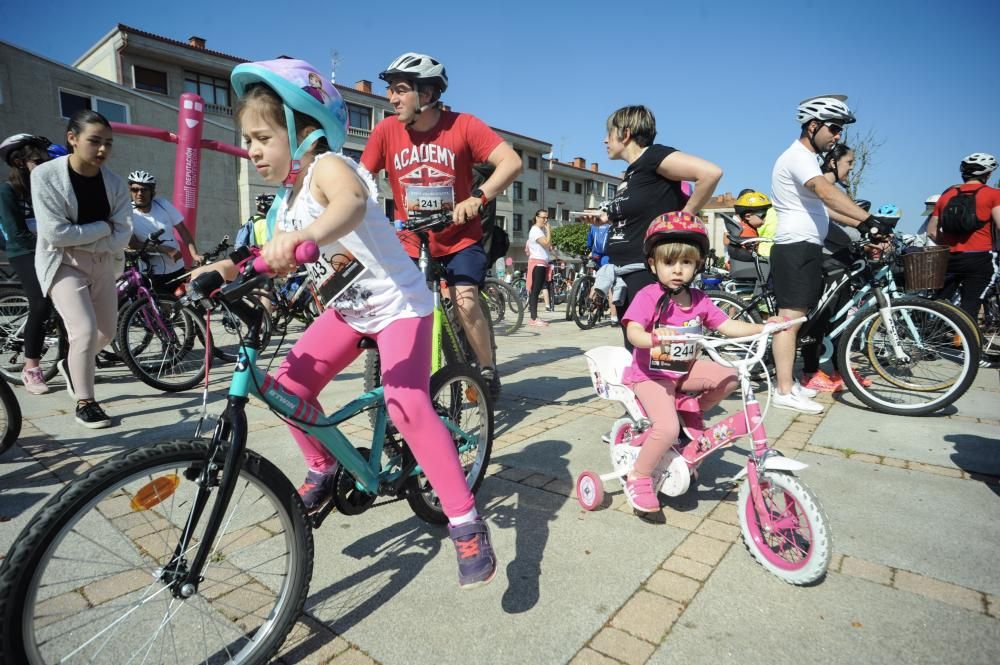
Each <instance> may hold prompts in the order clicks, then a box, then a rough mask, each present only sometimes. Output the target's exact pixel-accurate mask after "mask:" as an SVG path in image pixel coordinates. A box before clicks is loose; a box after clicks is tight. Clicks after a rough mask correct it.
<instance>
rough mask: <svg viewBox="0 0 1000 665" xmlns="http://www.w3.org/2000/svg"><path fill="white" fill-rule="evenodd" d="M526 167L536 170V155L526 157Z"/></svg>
mask: <svg viewBox="0 0 1000 665" xmlns="http://www.w3.org/2000/svg"><path fill="white" fill-rule="evenodd" d="M528 168H529V169H534V170H535V171H537V170H538V158H537V157H528Z"/></svg>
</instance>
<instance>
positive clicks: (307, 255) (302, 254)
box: [253, 240, 319, 274]
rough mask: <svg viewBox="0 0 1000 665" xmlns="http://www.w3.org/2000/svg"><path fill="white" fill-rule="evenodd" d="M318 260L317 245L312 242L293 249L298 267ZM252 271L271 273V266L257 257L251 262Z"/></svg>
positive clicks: (306, 242)
mask: <svg viewBox="0 0 1000 665" xmlns="http://www.w3.org/2000/svg"><path fill="white" fill-rule="evenodd" d="M318 258H319V245H317V244H316V243H315V242H313V241H312V240H306V241H305V242H303V243H300V244H299V246H298V247H296V248H295V261H296V263H299V264H300V265H301V264H303V263H312V262H313V261H315V260H316V259H318ZM253 269H254V270H255V271H256V272H258V273H262V274H267V273H270V272H273V271H272V270H271V266H269V265H267V261H265V260H264V257H263V256H258V257H257V258H255V259H254V260H253Z"/></svg>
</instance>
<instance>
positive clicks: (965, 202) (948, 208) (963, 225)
mask: <svg viewBox="0 0 1000 665" xmlns="http://www.w3.org/2000/svg"><path fill="white" fill-rule="evenodd" d="M985 187H986V185H983V186H982V187H978V188H976V189H974V190H972V191H964V192H963V191H962V190H961V189H960V188H959V186H958V185H956V186H955V187H952V189H954V190H955V195H954V196H953V197H951V198H950V199H948V203H946V204H945V206H944V210H942V211H941V219H940V222H941V230H942V231H944V232H945V233H951V234H953V235H966V234H969V233H972V232H973V231H975V230H976V229H978V228H979V227H981V226H982V225H983V224H985V223H986V222H987V221H989V220H986V221H982V220H980V219H979V217H978V216H976V194H978V193H979V192H981V191H982V190H983V189H985Z"/></svg>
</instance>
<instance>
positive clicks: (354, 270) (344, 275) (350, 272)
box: [306, 250, 366, 306]
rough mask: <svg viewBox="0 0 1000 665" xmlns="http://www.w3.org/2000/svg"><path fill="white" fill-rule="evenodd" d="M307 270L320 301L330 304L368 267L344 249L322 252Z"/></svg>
mask: <svg viewBox="0 0 1000 665" xmlns="http://www.w3.org/2000/svg"><path fill="white" fill-rule="evenodd" d="M306 270H307V271H308V272H309V277H310V278H311V279H312V282H313V285H314V286H315V287H316V291H317V293H318V294H319V299H320V301H321V302H322V303H323V304H324V305H326V306H330V304H331V303H332V302H333V301H334V300H336V299H337V297H338V296H340V295H341V294H342V293H343V292H344V291H346V290H347V288H348V287H349V286H350V285H351V284H353V283H354V282H356V281H358V278H360V277H361V275H362V274H364V272H365V270H366V268H365V264H363V263H361V261H359V260H358V259H357V257H355V256H354V255H353V254H351V253H350V252H348V251H347V250H344V252H343V253H339V254H325V255H324V254H320V257H319V260H317V261H316V262H315V263H310V264H308V265H307V266H306Z"/></svg>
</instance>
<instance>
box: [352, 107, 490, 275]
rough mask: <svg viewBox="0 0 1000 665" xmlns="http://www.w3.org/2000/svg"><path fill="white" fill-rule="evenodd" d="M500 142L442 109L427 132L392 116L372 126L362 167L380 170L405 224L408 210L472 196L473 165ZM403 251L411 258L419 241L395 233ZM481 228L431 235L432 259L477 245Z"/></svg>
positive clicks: (475, 223) (479, 124)
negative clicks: (436, 120)
mask: <svg viewBox="0 0 1000 665" xmlns="http://www.w3.org/2000/svg"><path fill="white" fill-rule="evenodd" d="M501 143H503V139H502V138H500V136H499V135H498V134H497V133H496V132H494V131H493V130H492V129H490V128H489V127H488V126H487V125H486V123H484V122H483V121H482V120H480V119H479V118H476V117H475V116H472V115H469V114H467V113H455V112H453V111H442V112H441V117H440V119H439V120H438V123H437V125H435V126H434V128H433V129H431V130H430V131H427V132H418V131H414V130H413V129H411V128H408V127H405V126H404V125H403V123H401V122H400V121H399V120H398V119H397V118H394V117H393V118H386V119H384V120H383V121H382V122H380V123H378V125H376V126H375V129H374V130H372V133H371V136H370V137H369V138H368V143H367V145H365V151H364V154H362V155H361V164H362V165H363V166H364V167H365V168H366V169H368V170H369V171H370V172H371V173H372V174H376V173H378V172H379V171H381V170H382V169H385V171H386V174H387V175H388V176H389V182H390V184H391V185H392V196H393V198H394V199H395V201H396V211H395V215H394V216H395V218H396V219H398V220H401V221H405V220H406V218H407V211H409V210H423V211H427V212H431V211H434V210H438V209H445V210H447V209H453V208H454V205H455V204H456V203H458V202H460V201H464V200H465V199H467V198H469V197H470V196H471V195H472V165H473V164H476V163H479V162H484V161H486V158H487V157H489V156H490V153H492V152H493V150H494V149H495V148H496V147H497V146H498V145H500V144H501ZM399 237H400V240H401V241H402V243H403V247H404V248H405V249H406V251H407V253H408V254H409V255H410V256H412V257H416V256H417V255H418V252H419V249H420V243H419V240H417V238H416V237H415V236H413V234H410V233H400V234H399ZM482 237H483V227H482V225H481V224H480V223H479V218H478V217H476V218H475V219H473V220H470V221H469V222H467V223H466V224H463V225H461V226H458V225H452V226H449V227H448V228H446V229H444V230H443V231H439V232H434V233H431V238H430V239H431V243H430V249H431V255H432V256H446V255H448V254H454V253H455V252H457V251H459V250H460V249H465V248H466V247H469V246H470V245H473V244H475V243H477V242H479V239H480V238H482Z"/></svg>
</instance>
